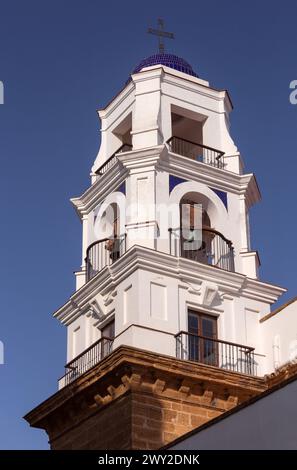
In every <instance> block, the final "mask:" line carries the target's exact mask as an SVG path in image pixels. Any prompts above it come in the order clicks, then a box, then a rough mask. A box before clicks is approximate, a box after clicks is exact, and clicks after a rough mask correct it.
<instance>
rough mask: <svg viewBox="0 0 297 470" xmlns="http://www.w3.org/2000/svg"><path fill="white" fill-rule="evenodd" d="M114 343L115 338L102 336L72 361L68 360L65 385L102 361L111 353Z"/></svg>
mask: <svg viewBox="0 0 297 470" xmlns="http://www.w3.org/2000/svg"><path fill="white" fill-rule="evenodd" d="M112 345H113V340H112V339H111V338H105V337H102V338H100V339H99V340H98V341H96V343H94V344H92V345H91V346H90V347H89V348H87V349H86V350H85V351H83V352H82V353H81V354H79V355H78V356H76V357H75V358H74V359H73V360H72V361H70V362H68V364H66V366H65V375H64V377H63V379H64V380H63V385H64V386H65V385H68V384H70V382H73V380H75V379H77V377H79V376H80V375H82V374H83V373H84V372H87V370H89V369H91V368H92V367H94V366H95V365H96V364H98V362H100V361H102V359H103V358H104V357H106V356H108V354H110V353H111V351H112Z"/></svg>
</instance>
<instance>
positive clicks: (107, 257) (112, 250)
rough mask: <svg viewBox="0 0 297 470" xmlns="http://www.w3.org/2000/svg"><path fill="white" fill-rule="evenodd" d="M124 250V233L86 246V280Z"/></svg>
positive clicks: (112, 261)
mask: <svg viewBox="0 0 297 470" xmlns="http://www.w3.org/2000/svg"><path fill="white" fill-rule="evenodd" d="M125 252H126V234H124V235H120V236H118V237H114V238H103V239H102V240H97V241H96V242H94V243H92V244H91V245H90V246H89V247H88V248H87V256H86V260H85V261H86V269H87V281H89V280H90V279H92V278H93V277H94V276H96V274H97V273H99V271H101V269H103V268H105V266H109V265H110V264H112V263H114V262H115V261H117V260H118V259H119V258H120V257H121V256H122V255H123V254H124V253H125Z"/></svg>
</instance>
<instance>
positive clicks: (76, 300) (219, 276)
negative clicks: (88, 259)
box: [54, 245, 285, 325]
mask: <svg viewBox="0 0 297 470" xmlns="http://www.w3.org/2000/svg"><path fill="white" fill-rule="evenodd" d="M137 269H143V270H147V271H149V272H153V273H156V274H159V275H166V276H170V277H173V278H175V279H178V280H180V282H184V281H187V282H192V283H193V282H194V283H195V282H196V283H197V282H202V281H210V282H214V283H216V284H217V285H218V288H219V291H220V293H221V294H222V295H223V294H230V295H236V296H239V295H240V296H243V297H247V298H252V299H255V300H258V301H262V302H266V303H270V304H272V303H274V302H275V301H276V300H277V298H278V297H279V296H280V295H281V294H283V293H284V292H285V289H283V288H281V287H278V286H275V285H273V284H267V283H264V282H261V281H258V280H255V279H250V278H247V277H246V276H245V275H243V274H240V273H234V272H230V271H225V270H223V269H220V268H217V267H214V266H209V265H207V264H203V263H198V262H196V261H192V260H187V259H185V258H180V257H174V256H171V255H169V254H167V253H162V252H160V251H155V250H151V249H149V248H145V247H141V246H138V245H135V246H133V247H132V248H130V249H129V250H128V251H127V252H126V253H125V254H124V255H123V256H122V257H121V258H120V259H119V260H118V261H116V262H115V263H113V264H112V265H110V266H106V267H105V268H104V269H103V270H102V271H100V273H98V274H97V275H96V276H95V277H94V278H93V279H91V280H90V281H89V282H87V283H86V284H84V285H83V286H82V287H81V288H80V289H79V290H78V291H76V292H75V293H74V294H73V295H72V296H71V298H70V300H69V301H68V302H67V303H66V304H65V305H63V306H62V307H61V308H60V309H58V310H57V311H56V312H55V313H54V317H55V318H57V319H58V320H60V321H61V322H62V323H63V324H65V325H67V324H69V323H70V322H72V321H73V319H74V318H76V317H77V316H78V315H80V314H81V313H82V312H83V311H85V309H86V308H88V303H89V302H90V301H91V300H92V299H93V298H94V296H95V295H97V294H98V293H100V294H101V295H106V294H107V293H108V292H109V291H110V290H111V289H115V288H116V287H117V286H118V285H119V284H120V282H122V281H123V280H125V279H127V277H128V276H130V275H131V274H132V273H133V272H135V271H136V270H137Z"/></svg>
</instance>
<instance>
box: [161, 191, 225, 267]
mask: <svg viewBox="0 0 297 470" xmlns="http://www.w3.org/2000/svg"><path fill="white" fill-rule="evenodd" d="M179 209H180V224H179V227H178V228H177V229H171V231H170V252H171V254H174V255H175V256H181V257H183V258H187V259H190V260H192V261H197V262H200V263H203V264H209V265H212V266H216V267H219V268H222V269H226V270H228V271H234V255H233V247H232V243H231V241H230V240H228V239H226V238H225V236H224V235H223V234H222V233H220V232H219V231H217V230H216V228H215V227H214V226H213V221H214V220H216V217H217V214H216V211H215V210H214V207H213V204H212V202H211V201H210V200H209V199H208V198H207V197H206V196H205V195H203V194H201V193H195V192H190V193H186V194H184V195H183V196H182V198H181V199H180V203H179Z"/></svg>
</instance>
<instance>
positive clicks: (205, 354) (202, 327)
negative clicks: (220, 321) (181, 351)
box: [188, 310, 218, 366]
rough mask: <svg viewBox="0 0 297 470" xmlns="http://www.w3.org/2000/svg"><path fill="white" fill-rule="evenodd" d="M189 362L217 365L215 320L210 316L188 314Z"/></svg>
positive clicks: (196, 313)
mask: <svg viewBox="0 0 297 470" xmlns="http://www.w3.org/2000/svg"><path fill="white" fill-rule="evenodd" d="M188 333H189V334H188V342H189V344H188V351H189V360H190V361H197V362H201V363H202V364H208V365H212V366H217V365H218V343H217V342H216V341H213V340H216V339H217V319H216V317H213V316H211V315H206V314H204V313H198V312H195V311H193V310H189V312H188Z"/></svg>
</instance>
